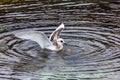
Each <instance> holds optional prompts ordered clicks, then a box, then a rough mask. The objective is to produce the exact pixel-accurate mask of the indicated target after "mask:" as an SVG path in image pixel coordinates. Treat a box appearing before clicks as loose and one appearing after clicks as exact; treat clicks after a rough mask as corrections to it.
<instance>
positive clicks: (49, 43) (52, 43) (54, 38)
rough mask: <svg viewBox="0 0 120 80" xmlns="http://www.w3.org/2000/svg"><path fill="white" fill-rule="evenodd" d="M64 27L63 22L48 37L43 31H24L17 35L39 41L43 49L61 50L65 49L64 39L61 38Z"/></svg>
mask: <svg viewBox="0 0 120 80" xmlns="http://www.w3.org/2000/svg"><path fill="white" fill-rule="evenodd" d="M63 29H64V24H63V23H61V24H60V25H59V26H58V28H56V29H55V30H54V31H53V32H52V34H51V35H50V37H49V38H48V37H47V36H46V35H45V34H44V32H41V31H24V32H20V33H16V34H15V36H16V37H18V38H22V39H28V40H32V41H35V42H37V43H38V44H39V45H40V47H41V48H42V49H49V50H52V51H60V50H62V49H63V44H64V43H65V41H64V39H62V38H60V33H61V31H62V30H63Z"/></svg>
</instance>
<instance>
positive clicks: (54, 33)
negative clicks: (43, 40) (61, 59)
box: [49, 23, 64, 41]
mask: <svg viewBox="0 0 120 80" xmlns="http://www.w3.org/2000/svg"><path fill="white" fill-rule="evenodd" d="M63 29H64V24H63V23H61V25H59V26H58V28H57V29H56V30H55V31H54V32H52V34H51V35H50V37H49V40H50V41H53V40H56V39H58V37H59V35H60V32H61V31H62V30H63Z"/></svg>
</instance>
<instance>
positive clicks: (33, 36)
mask: <svg viewBox="0 0 120 80" xmlns="http://www.w3.org/2000/svg"><path fill="white" fill-rule="evenodd" d="M15 36H16V37H18V38H22V39H30V40H32V41H35V42H37V43H38V44H39V45H40V47H41V48H47V47H49V46H51V45H52V43H51V42H50V40H49V39H48V37H47V36H46V35H45V34H44V33H43V32H40V31H28V32H27V31H25V32H20V33H17V34H15Z"/></svg>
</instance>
